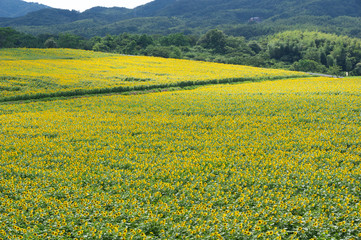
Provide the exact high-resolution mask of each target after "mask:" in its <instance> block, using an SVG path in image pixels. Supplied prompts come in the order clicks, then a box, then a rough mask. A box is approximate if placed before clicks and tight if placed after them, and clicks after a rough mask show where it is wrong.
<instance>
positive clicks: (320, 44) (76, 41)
mask: <svg viewBox="0 0 361 240" xmlns="http://www.w3.org/2000/svg"><path fill="white" fill-rule="evenodd" d="M1 47H2V48H9V47H38V48H41V47H46V48H54V47H60V48H73V49H85V50H93V51H98V52H111V53H121V54H129V55H147V56H157V57H164V58H185V59H193V60H202V61H212V62H220V63H231V64H242V65H251V66H257V67H271V68H285V69H288V68H289V69H293V70H298V71H308V72H320V73H334V74H336V75H340V74H342V75H345V72H348V73H349V74H350V75H361V66H360V63H361V40H359V39H357V38H350V37H346V36H338V35H335V34H327V33H321V32H315V31H298V30H296V31H285V32H282V33H278V34H274V35H270V36H268V37H267V38H263V39H259V40H247V39H246V38H245V37H236V36H228V35H226V34H225V33H224V32H223V31H221V30H218V29H213V30H209V31H208V32H207V33H205V34H203V35H200V36H196V35H186V34H184V33H171V34H169V35H166V36H161V35H148V34H141V35H140V34H131V33H123V34H120V35H110V34H108V35H106V36H105V37H100V36H96V37H93V38H91V39H85V38H83V37H80V36H77V35H74V34H71V33H63V34H59V35H49V34H43V35H39V36H38V37H34V36H31V35H27V34H23V33H19V32H17V31H15V30H13V29H11V28H0V48H1ZM342 72H343V73H342Z"/></svg>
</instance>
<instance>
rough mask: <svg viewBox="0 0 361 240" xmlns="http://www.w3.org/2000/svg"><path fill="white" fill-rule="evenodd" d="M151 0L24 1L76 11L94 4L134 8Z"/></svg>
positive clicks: (94, 5)
mask: <svg viewBox="0 0 361 240" xmlns="http://www.w3.org/2000/svg"><path fill="white" fill-rule="evenodd" d="M151 1H152V0H25V2H37V3H41V4H45V5H47V6H50V7H53V8H62V9H70V10H77V11H84V10H87V9H89V8H92V7H96V6H102V7H126V8H135V7H137V6H140V5H143V4H146V3H148V2H151Z"/></svg>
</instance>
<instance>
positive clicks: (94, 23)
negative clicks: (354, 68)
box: [0, 0, 361, 38]
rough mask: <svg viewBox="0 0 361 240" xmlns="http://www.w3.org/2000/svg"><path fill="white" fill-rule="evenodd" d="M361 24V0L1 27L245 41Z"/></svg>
mask: <svg viewBox="0 0 361 240" xmlns="http://www.w3.org/2000/svg"><path fill="white" fill-rule="evenodd" d="M8 1H10V0H8ZM11 1H13V0H11ZM360 24H361V1H360V0H303V1H299V0H155V1H152V2H150V3H148V4H145V5H143V6H139V7H137V8H135V9H125V8H100V7H97V8H92V9H89V10H88V11H85V12H83V13H80V12H75V11H66V10H58V9H43V10H40V11H38V12H33V13H29V14H28V15H26V16H23V17H19V18H12V19H0V27H14V28H15V29H17V30H19V31H22V32H27V33H32V34H39V33H60V32H64V31H67V32H70V33H75V34H79V35H82V36H85V37H92V36H95V35H101V36H104V35H106V34H120V33H122V32H129V33H147V34H170V33H176V32H184V33H186V34H188V33H193V34H194V33H195V34H203V33H205V32H206V31H208V30H209V29H214V28H218V29H221V30H223V31H225V32H226V33H227V34H229V35H236V36H245V37H246V38H252V37H257V36H262V35H268V34H273V33H277V32H282V31H285V30H294V29H307V30H321V31H325V32H330V33H338V34H345V35H349V36H356V37H361V30H360V29H359V27H358V26H360Z"/></svg>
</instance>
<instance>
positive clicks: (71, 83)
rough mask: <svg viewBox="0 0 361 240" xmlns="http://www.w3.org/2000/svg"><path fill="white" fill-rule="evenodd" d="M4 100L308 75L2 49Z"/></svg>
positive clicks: (175, 61) (67, 51) (1, 92)
mask: <svg viewBox="0 0 361 240" xmlns="http://www.w3.org/2000/svg"><path fill="white" fill-rule="evenodd" d="M0 56H1V57H0V101H11V100H24V99H34V98H44V97H54V96H55V97H56V96H71V95H84V94H89V93H109V92H125V91H132V90H146V89H152V88H164V87H178V86H192V85H202V84H209V83H219V82H221V83H222V82H223V83H225V82H235V81H245V80H260V79H278V78H290V77H296V76H305V75H306V74H305V73H300V72H291V71H285V70H274V69H262V68H254V67H248V66H239V65H226V64H218V63H207V62H195V61H188V60H178V59H164V58H155V57H140V56H121V55H114V54H104V53H95V52H88V51H80V50H70V49H48V50H47V49H45V50H44V49H42V50H39V49H0Z"/></svg>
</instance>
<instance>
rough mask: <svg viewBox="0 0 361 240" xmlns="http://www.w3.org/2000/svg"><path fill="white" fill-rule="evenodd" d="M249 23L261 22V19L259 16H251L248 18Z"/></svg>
mask: <svg viewBox="0 0 361 240" xmlns="http://www.w3.org/2000/svg"><path fill="white" fill-rule="evenodd" d="M248 22H249V23H260V22H262V19H261V18H260V17H251V18H250V19H249V20H248Z"/></svg>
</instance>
